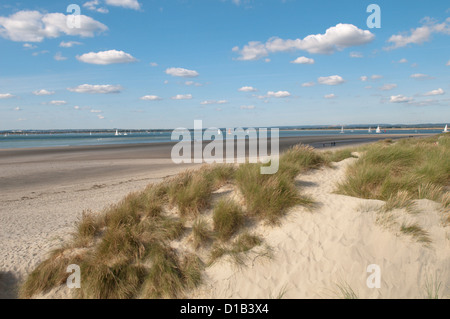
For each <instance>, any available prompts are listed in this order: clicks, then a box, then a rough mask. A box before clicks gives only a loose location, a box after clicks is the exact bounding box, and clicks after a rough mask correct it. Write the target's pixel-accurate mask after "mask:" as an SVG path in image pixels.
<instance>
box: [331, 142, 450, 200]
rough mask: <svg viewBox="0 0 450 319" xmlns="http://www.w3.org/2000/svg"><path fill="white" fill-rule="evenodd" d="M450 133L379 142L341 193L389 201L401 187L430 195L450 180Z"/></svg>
mask: <svg viewBox="0 0 450 319" xmlns="http://www.w3.org/2000/svg"><path fill="white" fill-rule="evenodd" d="M449 157H450V136H434V137H430V138H426V139H404V140H399V141H397V142H396V143H393V144H390V143H388V144H386V143H375V144H372V145H370V146H367V147H366V148H365V152H364V154H363V155H362V156H361V158H360V159H359V160H358V161H357V162H356V163H355V164H354V165H352V166H351V167H350V168H349V169H348V172H347V179H346V181H344V182H343V183H341V184H339V185H338V192H339V193H341V194H345V195H349V196H355V197H361V198H367V199H380V200H384V201H388V200H389V199H390V198H392V196H395V194H397V193H398V192H400V191H403V192H406V193H408V194H409V196H410V198H411V199H418V198H424V197H430V198H429V199H432V200H436V199H438V198H442V196H443V195H444V194H443V193H441V194H438V192H439V191H438V190H439V189H440V188H442V187H446V186H448V185H449V184H450V161H449V160H448V158H449Z"/></svg>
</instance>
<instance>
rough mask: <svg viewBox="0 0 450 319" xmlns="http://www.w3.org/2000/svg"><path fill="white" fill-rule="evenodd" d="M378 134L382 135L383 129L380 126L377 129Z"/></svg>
mask: <svg viewBox="0 0 450 319" xmlns="http://www.w3.org/2000/svg"><path fill="white" fill-rule="evenodd" d="M376 133H377V134H380V133H381V129H380V126H379V125H378V127H377V131H376Z"/></svg>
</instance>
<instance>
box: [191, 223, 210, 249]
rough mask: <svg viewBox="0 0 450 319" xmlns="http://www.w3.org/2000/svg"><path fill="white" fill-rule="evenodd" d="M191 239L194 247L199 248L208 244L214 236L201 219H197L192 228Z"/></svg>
mask: <svg viewBox="0 0 450 319" xmlns="http://www.w3.org/2000/svg"><path fill="white" fill-rule="evenodd" d="M192 237H193V240H194V247H195V248H199V247H202V246H205V245H206V244H207V243H208V242H210V241H211V240H212V239H213V237H214V234H213V232H212V231H211V230H210V229H209V225H208V223H207V222H206V221H205V220H204V219H203V218H197V219H196V220H195V222H194V224H193V226H192Z"/></svg>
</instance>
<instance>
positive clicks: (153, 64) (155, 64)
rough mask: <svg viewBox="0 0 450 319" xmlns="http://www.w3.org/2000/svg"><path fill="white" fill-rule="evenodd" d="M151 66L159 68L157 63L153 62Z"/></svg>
mask: <svg viewBox="0 0 450 319" xmlns="http://www.w3.org/2000/svg"><path fill="white" fill-rule="evenodd" d="M150 66H151V67H153V68H156V67H157V66H158V63H156V62H151V63H150Z"/></svg>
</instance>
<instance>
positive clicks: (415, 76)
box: [410, 73, 430, 80]
mask: <svg viewBox="0 0 450 319" xmlns="http://www.w3.org/2000/svg"><path fill="white" fill-rule="evenodd" d="M429 77H430V76H429V75H427V74H423V73H414V74H411V75H410V78H412V79H417V80H423V79H427V78H429Z"/></svg>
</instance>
